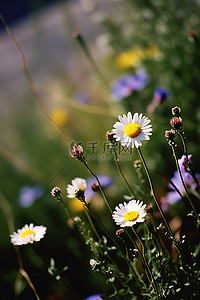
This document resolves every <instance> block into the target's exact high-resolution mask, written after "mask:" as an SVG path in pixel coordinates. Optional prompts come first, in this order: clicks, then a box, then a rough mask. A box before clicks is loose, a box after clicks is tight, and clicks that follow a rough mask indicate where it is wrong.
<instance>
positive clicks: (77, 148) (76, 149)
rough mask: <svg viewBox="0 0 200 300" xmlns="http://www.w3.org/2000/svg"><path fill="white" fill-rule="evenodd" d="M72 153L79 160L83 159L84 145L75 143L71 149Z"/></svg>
mask: <svg viewBox="0 0 200 300" xmlns="http://www.w3.org/2000/svg"><path fill="white" fill-rule="evenodd" d="M69 153H70V155H71V157H73V158H76V159H77V160H83V159H84V156H83V147H82V146H81V145H74V146H73V148H72V149H71V150H70V152H69Z"/></svg>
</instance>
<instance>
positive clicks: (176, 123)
mask: <svg viewBox="0 0 200 300" xmlns="http://www.w3.org/2000/svg"><path fill="white" fill-rule="evenodd" d="M170 125H171V126H172V127H173V128H174V129H176V130H181V128H182V126H183V120H182V118H181V117H173V118H172V119H171V120H170Z"/></svg>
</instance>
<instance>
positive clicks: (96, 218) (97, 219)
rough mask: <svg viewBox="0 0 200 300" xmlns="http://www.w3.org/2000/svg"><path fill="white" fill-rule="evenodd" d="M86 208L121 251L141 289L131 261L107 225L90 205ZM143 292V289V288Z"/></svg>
mask: <svg viewBox="0 0 200 300" xmlns="http://www.w3.org/2000/svg"><path fill="white" fill-rule="evenodd" d="M85 206H86V207H87V208H88V211H89V212H90V213H91V215H92V216H93V218H94V219H95V220H96V221H97V222H98V223H99V224H100V225H101V226H102V227H103V229H104V230H105V232H106V234H107V235H108V236H109V238H110V239H111V241H112V242H113V244H114V245H115V247H116V249H117V250H118V251H120V253H121V254H122V256H123V258H124V260H125V262H126V263H127V265H128V267H129V269H131V271H132V274H133V276H134V278H135V280H136V281H137V283H138V285H139V287H140V288H141V286H140V283H139V282H138V278H137V276H136V275H135V271H134V269H133V267H132V265H131V263H130V261H129V260H128V259H127V257H126V254H124V252H123V251H122V249H121V248H120V246H119V245H118V243H117V242H116V241H115V239H114V238H113V237H112V235H111V234H110V232H109V231H108V230H107V228H106V227H105V225H104V224H103V223H102V222H101V221H100V220H99V218H98V217H97V216H96V215H95V214H94V213H93V211H92V210H91V209H90V207H89V206H88V204H85ZM141 290H142V288H141Z"/></svg>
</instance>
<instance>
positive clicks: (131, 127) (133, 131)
mask: <svg viewBox="0 0 200 300" xmlns="http://www.w3.org/2000/svg"><path fill="white" fill-rule="evenodd" d="M140 132H141V126H140V125H138V124H136V123H130V124H128V125H127V126H126V127H125V129H124V133H125V134H126V135H127V136H128V137H130V138H134V137H136V136H138V135H139V134H140Z"/></svg>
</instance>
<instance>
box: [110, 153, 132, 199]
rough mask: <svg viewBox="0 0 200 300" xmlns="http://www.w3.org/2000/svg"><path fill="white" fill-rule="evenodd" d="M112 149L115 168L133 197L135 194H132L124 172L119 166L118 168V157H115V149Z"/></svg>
mask: <svg viewBox="0 0 200 300" xmlns="http://www.w3.org/2000/svg"><path fill="white" fill-rule="evenodd" d="M113 151H114V157H115V164H116V167H117V170H118V172H119V174H120V176H121V177H122V179H123V180H124V182H125V184H126V186H127V188H128V190H129V193H130V195H131V197H132V198H133V199H135V196H134V194H133V191H132V189H131V187H130V185H129V183H128V181H127V180H126V177H125V176H124V174H123V172H122V170H121V168H120V165H119V159H118V157H117V153H116V150H115V149H114V150H113Z"/></svg>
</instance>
